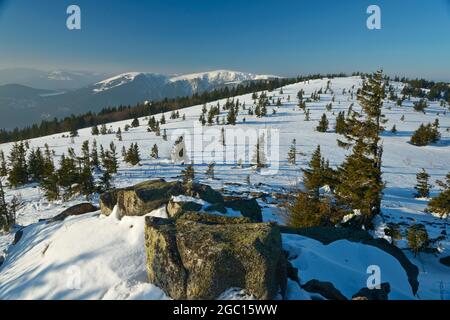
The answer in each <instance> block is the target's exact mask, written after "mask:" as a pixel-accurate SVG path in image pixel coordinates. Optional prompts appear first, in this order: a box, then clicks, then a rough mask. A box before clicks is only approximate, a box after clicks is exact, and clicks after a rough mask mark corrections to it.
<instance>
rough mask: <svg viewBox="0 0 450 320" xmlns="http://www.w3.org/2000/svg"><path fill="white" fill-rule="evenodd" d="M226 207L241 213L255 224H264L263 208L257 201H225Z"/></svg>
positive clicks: (235, 199) (239, 199)
mask: <svg viewBox="0 0 450 320" xmlns="http://www.w3.org/2000/svg"><path fill="white" fill-rule="evenodd" d="M225 207H228V208H231V209H233V210H235V211H239V212H240V213H241V214H242V215H243V216H244V217H247V218H249V219H251V220H252V221H253V222H262V221H263V219H262V212H261V207H260V206H259V204H258V202H257V201H256V200H255V199H243V198H234V199H230V200H228V201H225Z"/></svg>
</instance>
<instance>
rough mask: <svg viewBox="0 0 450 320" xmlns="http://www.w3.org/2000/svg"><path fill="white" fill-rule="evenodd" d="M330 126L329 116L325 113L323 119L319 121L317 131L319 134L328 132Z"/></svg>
mask: <svg viewBox="0 0 450 320" xmlns="http://www.w3.org/2000/svg"><path fill="white" fill-rule="evenodd" d="M328 125H329V122H328V119H327V115H326V114H325V113H324V114H323V115H322V118H321V119H320V121H319V125H318V126H317V128H316V130H317V131H318V132H327V130H328Z"/></svg>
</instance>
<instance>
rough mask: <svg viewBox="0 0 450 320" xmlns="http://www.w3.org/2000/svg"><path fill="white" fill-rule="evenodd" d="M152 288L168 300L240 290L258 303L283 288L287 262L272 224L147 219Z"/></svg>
mask: <svg viewBox="0 0 450 320" xmlns="http://www.w3.org/2000/svg"><path fill="white" fill-rule="evenodd" d="M145 245H146V251H147V271H148V277H149V280H150V282H151V283H153V284H155V285H157V286H158V287H160V288H161V289H162V290H163V291H164V292H165V293H166V294H167V295H169V296H170V297H172V298H173V299H189V300H202V299H215V298H218V297H219V296H220V295H221V294H222V293H224V292H225V291H226V290H228V289H230V288H241V289H244V290H245V292H246V293H247V294H249V295H252V296H254V297H256V298H257V299H273V298H274V297H275V296H276V295H277V294H278V293H280V292H281V293H284V291H285V289H286V281H287V280H286V279H287V278H286V261H285V256H284V253H283V251H282V246H281V234H280V230H279V228H278V226H276V225H274V224H263V223H249V220H248V219H246V218H228V217H224V216H214V215H208V214H199V213H186V214H184V215H183V216H182V217H180V218H179V219H177V220H173V219H161V218H154V217H147V218H146V227H145Z"/></svg>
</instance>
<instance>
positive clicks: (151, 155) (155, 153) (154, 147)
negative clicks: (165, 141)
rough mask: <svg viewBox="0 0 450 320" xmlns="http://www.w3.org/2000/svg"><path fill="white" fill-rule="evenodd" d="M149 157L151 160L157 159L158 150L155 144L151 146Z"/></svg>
mask: <svg viewBox="0 0 450 320" xmlns="http://www.w3.org/2000/svg"><path fill="white" fill-rule="evenodd" d="M150 157H152V158H153V159H159V150H158V146H157V145H156V144H155V145H153V148H152V152H151V154H150Z"/></svg>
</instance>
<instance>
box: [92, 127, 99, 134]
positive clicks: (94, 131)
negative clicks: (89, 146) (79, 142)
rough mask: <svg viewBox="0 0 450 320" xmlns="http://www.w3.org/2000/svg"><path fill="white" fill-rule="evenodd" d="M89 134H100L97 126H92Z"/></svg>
mask: <svg viewBox="0 0 450 320" xmlns="http://www.w3.org/2000/svg"><path fill="white" fill-rule="evenodd" d="M91 134H92V135H93V136H98V135H99V134H100V130H98V126H93V127H92V129H91Z"/></svg>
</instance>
